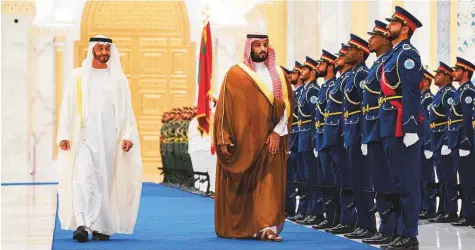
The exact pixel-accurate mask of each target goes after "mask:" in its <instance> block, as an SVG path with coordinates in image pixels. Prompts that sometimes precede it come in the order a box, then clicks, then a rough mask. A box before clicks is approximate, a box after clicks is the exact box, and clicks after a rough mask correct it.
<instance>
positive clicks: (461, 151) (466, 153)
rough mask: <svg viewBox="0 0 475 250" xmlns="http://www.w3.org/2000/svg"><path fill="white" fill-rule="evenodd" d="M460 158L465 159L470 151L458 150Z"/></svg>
mask: <svg viewBox="0 0 475 250" xmlns="http://www.w3.org/2000/svg"><path fill="white" fill-rule="evenodd" d="M459 154H460V157H465V156H467V155H469V154H470V150H463V149H459Z"/></svg>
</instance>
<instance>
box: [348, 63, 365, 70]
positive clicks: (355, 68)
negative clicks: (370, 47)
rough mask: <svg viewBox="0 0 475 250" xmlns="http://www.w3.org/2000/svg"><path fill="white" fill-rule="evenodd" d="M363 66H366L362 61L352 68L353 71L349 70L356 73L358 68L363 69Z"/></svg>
mask: <svg viewBox="0 0 475 250" xmlns="http://www.w3.org/2000/svg"><path fill="white" fill-rule="evenodd" d="M363 66H366V62H365V61H362V62H360V63H358V64H356V65H355V67H353V69H351V71H354V72H356V71H357V70H358V69H359V68H360V67H363Z"/></svg>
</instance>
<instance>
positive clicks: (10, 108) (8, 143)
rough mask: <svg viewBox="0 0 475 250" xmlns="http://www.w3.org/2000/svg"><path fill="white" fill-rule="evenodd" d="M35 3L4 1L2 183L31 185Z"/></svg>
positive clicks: (2, 33) (2, 32)
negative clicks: (31, 44) (30, 106)
mask: <svg viewBox="0 0 475 250" xmlns="http://www.w3.org/2000/svg"><path fill="white" fill-rule="evenodd" d="M35 13H36V9H35V2H26V1H23V2H22V1H2V17H1V18H2V31H1V35H2V87H1V88H2V162H1V164H2V182H21V181H29V178H28V177H29V176H30V172H31V169H30V166H28V164H27V162H28V161H27V160H28V150H27V149H28V139H27V134H28V123H29V122H30V121H29V120H28V104H29V103H28V97H29V88H28V85H29V79H28V75H29V68H28V59H29V51H30V49H29V34H30V31H31V26H32V20H33V17H34V16H35Z"/></svg>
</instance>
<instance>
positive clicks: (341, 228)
mask: <svg viewBox="0 0 475 250" xmlns="http://www.w3.org/2000/svg"><path fill="white" fill-rule="evenodd" d="M354 230H355V226H354V225H344V224H338V225H337V226H336V227H333V228H330V229H327V230H325V231H327V232H329V233H331V234H347V233H351V232H353V231H354Z"/></svg>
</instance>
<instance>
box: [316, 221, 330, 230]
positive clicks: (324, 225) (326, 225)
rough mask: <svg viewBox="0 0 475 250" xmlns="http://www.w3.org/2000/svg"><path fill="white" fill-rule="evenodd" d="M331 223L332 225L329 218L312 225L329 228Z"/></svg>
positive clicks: (318, 227)
mask: <svg viewBox="0 0 475 250" xmlns="http://www.w3.org/2000/svg"><path fill="white" fill-rule="evenodd" d="M330 226H331V225H330V222H329V221H328V220H326V219H325V220H324V221H322V222H321V223H320V224H315V225H313V226H312V228H313V229H327V228H329V227H330Z"/></svg>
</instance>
